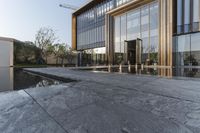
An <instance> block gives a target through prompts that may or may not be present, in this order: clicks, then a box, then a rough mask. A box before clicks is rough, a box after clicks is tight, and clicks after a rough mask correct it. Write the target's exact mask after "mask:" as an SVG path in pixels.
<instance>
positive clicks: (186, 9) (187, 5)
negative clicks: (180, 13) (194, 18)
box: [184, 0, 191, 32]
mask: <svg viewBox="0 0 200 133" xmlns="http://www.w3.org/2000/svg"><path fill="white" fill-rule="evenodd" d="M190 3H191V1H190V0H185V3H184V31H185V32H189V31H190Z"/></svg>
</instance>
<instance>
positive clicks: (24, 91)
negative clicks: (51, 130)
mask: <svg viewBox="0 0 200 133" xmlns="http://www.w3.org/2000/svg"><path fill="white" fill-rule="evenodd" d="M23 91H24V92H25V93H26V94H27V95H28V96H30V97H31V98H32V100H33V101H34V102H35V103H36V104H38V105H39V107H40V108H41V109H42V110H43V111H44V112H45V113H46V114H47V115H48V116H49V117H50V118H51V119H52V120H54V121H55V122H56V124H58V125H59V126H60V127H61V128H62V129H63V130H64V131H65V132H66V133H69V132H68V131H67V130H66V129H65V128H64V127H63V126H62V125H61V124H60V123H59V122H58V121H57V120H56V119H55V118H54V117H53V116H51V115H50V114H49V113H48V112H47V111H46V110H45V109H44V108H43V107H42V106H41V105H40V104H39V103H38V102H37V100H36V99H35V98H34V97H33V96H31V94H29V93H28V92H27V91H26V90H23Z"/></svg>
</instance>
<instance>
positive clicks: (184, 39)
mask: <svg viewBox="0 0 200 133" xmlns="http://www.w3.org/2000/svg"><path fill="white" fill-rule="evenodd" d="M174 40H175V41H174V42H175V43H174V46H175V48H174V50H175V51H174V53H175V57H176V58H174V59H175V61H174V63H175V64H174V65H176V66H199V65H200V33H193V34H188V35H182V36H178V37H174Z"/></svg>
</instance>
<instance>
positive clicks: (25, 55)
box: [14, 41, 40, 64]
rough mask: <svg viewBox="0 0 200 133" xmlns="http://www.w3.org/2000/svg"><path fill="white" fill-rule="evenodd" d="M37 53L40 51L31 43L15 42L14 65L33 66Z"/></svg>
mask: <svg viewBox="0 0 200 133" xmlns="http://www.w3.org/2000/svg"><path fill="white" fill-rule="evenodd" d="M39 51H40V49H39V48H37V47H36V46H35V44H34V43H33V42H28V41H27V42H15V45H14V62H15V64H35V63H37V60H38V52H39Z"/></svg>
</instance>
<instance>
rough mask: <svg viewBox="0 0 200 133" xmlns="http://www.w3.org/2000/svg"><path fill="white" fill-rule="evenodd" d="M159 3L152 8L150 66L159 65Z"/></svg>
mask: <svg viewBox="0 0 200 133" xmlns="http://www.w3.org/2000/svg"><path fill="white" fill-rule="evenodd" d="M158 18H159V16H158V3H155V4H152V5H151V6H150V49H149V53H150V64H154V63H158V43H159V36H158V32H159V31H158V25H159V19H158Z"/></svg>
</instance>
